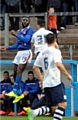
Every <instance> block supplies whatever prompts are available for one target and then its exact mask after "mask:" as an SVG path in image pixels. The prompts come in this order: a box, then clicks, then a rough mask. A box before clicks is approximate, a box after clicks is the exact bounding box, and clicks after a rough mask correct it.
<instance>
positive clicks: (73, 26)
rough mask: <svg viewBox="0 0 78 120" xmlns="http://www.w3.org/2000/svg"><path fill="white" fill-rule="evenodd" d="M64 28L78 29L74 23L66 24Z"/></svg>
mask: <svg viewBox="0 0 78 120" xmlns="http://www.w3.org/2000/svg"><path fill="white" fill-rule="evenodd" d="M66 28H67V29H78V25H77V26H75V25H66Z"/></svg>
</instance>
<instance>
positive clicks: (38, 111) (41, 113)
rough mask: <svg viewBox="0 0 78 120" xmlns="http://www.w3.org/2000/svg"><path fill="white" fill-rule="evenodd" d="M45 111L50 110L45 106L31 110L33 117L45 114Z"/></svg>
mask: <svg viewBox="0 0 78 120" xmlns="http://www.w3.org/2000/svg"><path fill="white" fill-rule="evenodd" d="M47 112H50V108H49V107H46V106H42V107H41V108H38V109H36V110H33V114H34V117H35V116H37V115H45V114H46V113H47Z"/></svg>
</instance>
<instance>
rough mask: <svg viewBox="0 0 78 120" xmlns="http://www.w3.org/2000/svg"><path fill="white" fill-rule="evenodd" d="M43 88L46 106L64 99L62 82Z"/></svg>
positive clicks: (53, 104) (54, 104)
mask: <svg viewBox="0 0 78 120" xmlns="http://www.w3.org/2000/svg"><path fill="white" fill-rule="evenodd" d="M44 90H45V96H46V104H47V106H49V107H50V106H57V104H58V103H60V102H65V101H66V95H65V87H64V84H63V83H61V84H59V85H58V86H55V87H51V88H49V87H47V88H44Z"/></svg>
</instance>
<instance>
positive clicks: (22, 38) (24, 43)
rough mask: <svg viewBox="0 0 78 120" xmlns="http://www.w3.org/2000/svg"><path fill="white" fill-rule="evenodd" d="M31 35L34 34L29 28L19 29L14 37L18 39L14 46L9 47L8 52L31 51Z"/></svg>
mask: <svg viewBox="0 0 78 120" xmlns="http://www.w3.org/2000/svg"><path fill="white" fill-rule="evenodd" d="M33 33H34V30H33V28H31V27H27V28H24V29H21V30H20V31H19V32H18V34H17V35H16V37H17V39H18V40H17V43H16V44H15V45H12V46H9V47H8V49H9V50H14V49H18V50H29V49H31V46H30V42H31V38H32V35H33Z"/></svg>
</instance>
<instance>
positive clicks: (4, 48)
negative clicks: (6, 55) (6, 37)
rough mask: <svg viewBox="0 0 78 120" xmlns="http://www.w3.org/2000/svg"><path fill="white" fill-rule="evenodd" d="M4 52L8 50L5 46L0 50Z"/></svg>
mask: <svg viewBox="0 0 78 120" xmlns="http://www.w3.org/2000/svg"><path fill="white" fill-rule="evenodd" d="M5 50H8V48H7V47H6V46H3V47H1V48H0V51H5Z"/></svg>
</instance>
